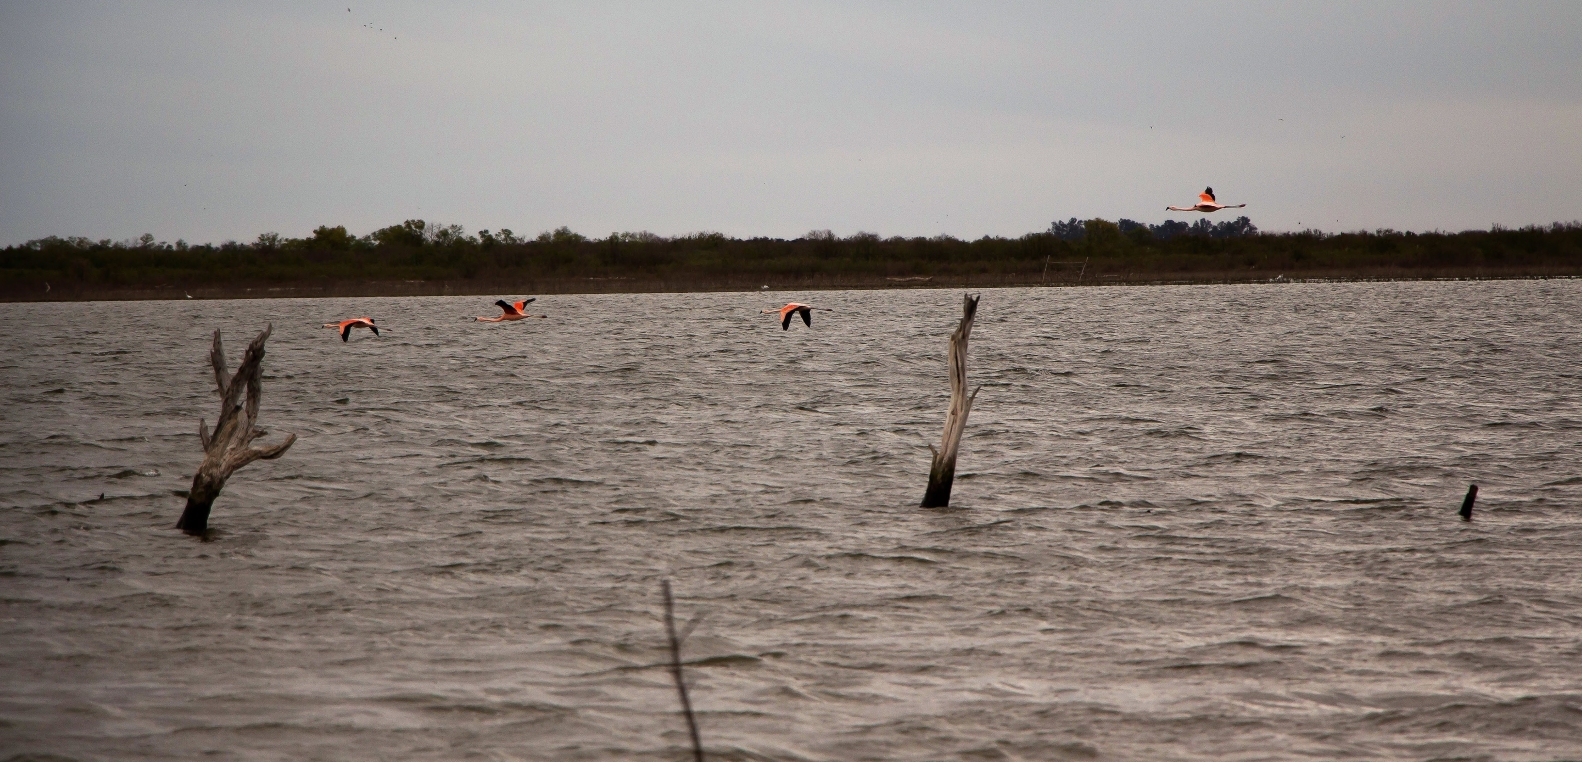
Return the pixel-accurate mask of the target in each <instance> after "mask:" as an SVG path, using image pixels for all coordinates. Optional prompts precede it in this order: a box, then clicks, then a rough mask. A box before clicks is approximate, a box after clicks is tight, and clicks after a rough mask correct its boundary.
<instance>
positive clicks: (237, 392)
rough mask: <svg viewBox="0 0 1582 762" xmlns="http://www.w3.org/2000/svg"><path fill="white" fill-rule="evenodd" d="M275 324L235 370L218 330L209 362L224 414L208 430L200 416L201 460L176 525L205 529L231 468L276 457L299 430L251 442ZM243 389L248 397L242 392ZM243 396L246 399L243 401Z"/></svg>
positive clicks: (199, 531) (194, 530) (192, 530)
mask: <svg viewBox="0 0 1582 762" xmlns="http://www.w3.org/2000/svg"><path fill="white" fill-rule="evenodd" d="M272 330H274V326H273V325H270V326H268V327H265V328H264V330H263V331H261V332H259V334H258V336H257V338H254V339H253V343H251V344H248V345H247V353H246V354H244V355H242V365H241V367H239V368H237V369H236V375H234V376H232V375H231V374H230V373H229V372H227V371H226V369H225V350H224V349H223V348H222V347H221V346H220V332H219V331H218V330H216V331H215V332H214V348H213V349H212V350H210V352H209V364H210V365H213V366H214V385H215V386H217V387H219V390H220V417H219V419H218V420H216V421H215V423H214V433H213V434H212V435H211V434H210V433H209V426H208V423H207V422H205V421H204V420H203V419H201V418H200V419H199V420H198V440H199V441H200V442H202V443H203V452H204V455H203V465H202V466H200V467H199V468H198V473H197V475H195V476H193V477H192V489H191V490H189V491H188V492H187V508H186V510H184V511H182V512H181V519H180V520H179V521H177V522H176V528H177V529H180V530H181V531H183V532H186V533H187V534H194V535H201V534H203V533H204V532H206V531H208V528H209V509H210V507H212V506H213V505H214V499H215V498H217V497H219V496H220V490H222V489H224V488H225V480H226V479H229V478H231V472H233V471H235V470H236V469H238V468H241V467H242V466H245V465H247V464H248V463H251V462H253V461H255V460H260V459H262V460H273V459H274V458H278V457H280V456H281V455H284V454H285V453H286V450H287V449H288V448H290V447H291V443H292V442H295V441H297V435H296V434H291V435H289V436H287V437H286V441H284V442H281V443H280V444H277V445H275V446H273V447H249V446H248V445H250V444H252V442H253V440H254V439H256V438H258V437H261V436H263V435H264V433H265V432H264V430H263V429H260V428H258V427H257V426H256V425H255V424H256V423H257V422H258V403H259V401H260V400H261V399H262V397H263V390H262V388H261V386H260V384H259V376H260V375H261V374H262V368H263V362H264V342H265V341H268V340H269V333H270V331H272ZM244 392H245V397H244ZM244 400H245V401H244Z"/></svg>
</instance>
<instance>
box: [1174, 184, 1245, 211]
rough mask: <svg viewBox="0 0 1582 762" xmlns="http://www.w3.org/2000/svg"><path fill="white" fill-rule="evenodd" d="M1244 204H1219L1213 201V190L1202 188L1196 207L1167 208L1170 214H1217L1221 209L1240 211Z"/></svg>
mask: <svg viewBox="0 0 1582 762" xmlns="http://www.w3.org/2000/svg"><path fill="white" fill-rule="evenodd" d="M1244 206H1246V204H1221V203H1220V202H1218V201H1215V200H1214V189H1213V188H1204V189H1203V192H1202V193H1199V194H1197V206H1167V207H1165V208H1166V209H1169V210H1170V211H1172V212H1217V211H1219V210H1221V209H1240V208H1242V207H1244Z"/></svg>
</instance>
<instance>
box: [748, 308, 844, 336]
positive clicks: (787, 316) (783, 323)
mask: <svg viewBox="0 0 1582 762" xmlns="http://www.w3.org/2000/svg"><path fill="white" fill-rule="evenodd" d="M813 310H824V311H825V312H834V310H832V309H830V308H828V307H810V306H808V305H806V304H798V303H796V302H792V303H790V304H787V305H786V306H784V307H781V308H780V309H773V308H771V309H767V310H763V311H762V312H759V313H758V314H760V315H772V314H774V313H777V312H778V313H780V330H782V331H789V330H791V316H792V315H801V316H802V322H803V323H806V324H807V327H809V328H812V327H813Z"/></svg>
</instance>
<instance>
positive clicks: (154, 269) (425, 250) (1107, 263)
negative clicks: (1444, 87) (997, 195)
mask: <svg viewBox="0 0 1582 762" xmlns="http://www.w3.org/2000/svg"><path fill="white" fill-rule="evenodd" d="M1077 262H1080V263H1081V266H1080V268H1079V267H1077V266H1076V265H1075V264H1073V263H1077ZM1578 273H1582V223H1577V222H1572V223H1556V224H1553V225H1549V226H1533V227H1525V228H1520V229H1506V228H1501V227H1498V226H1496V227H1494V228H1492V229H1490V230H1468V231H1462V232H1459V233H1446V232H1428V233H1412V232H1397V231H1394V230H1376V231H1372V232H1351V233H1335V234H1330V233H1323V232H1320V231H1316V230H1314V231H1304V232H1300V233H1273V234H1271V233H1262V232H1260V231H1259V230H1258V228H1257V227H1256V226H1255V225H1253V224H1252V221H1251V220H1250V219H1248V218H1247V217H1240V218H1237V219H1235V220H1229V221H1225V222H1219V223H1211V222H1209V221H1208V219H1206V218H1201V219H1199V220H1197V221H1196V222H1195V223H1193V224H1187V223H1184V222H1165V223H1162V224H1158V225H1150V224H1144V223H1140V222H1135V221H1133V220H1125V219H1123V220H1120V221H1119V222H1110V221H1108V220H1102V219H1091V220H1082V221H1079V220H1076V219H1070V220H1067V221H1064V222H1059V221H1057V222H1054V223H1053V224H1051V225H1050V227H1049V229H1048V230H1046V231H1042V232H1037V233H1029V234H1027V235H1023V236H1020V237H1017V238H1004V237H996V236H986V237H983V238H978V239H976V240H961V239H957V238H953V237H950V236H934V237H911V238H903V237H890V238H884V237H881V236H879V235H877V234H874V233H857V234H855V235H851V236H846V237H841V236H837V235H835V234H834V233H832V232H830V231H828V230H816V231H811V232H809V233H806V234H804V235H803V236H801V237H798V238H792V239H783V238H745V239H744V238H733V237H729V236H725V235H722V234H720V233H711V232H701V233H693V234H690V235H683V236H676V237H665V236H659V235H655V234H653V233H649V232H636V233H632V232H627V233H612V234H610V235H609V236H607V237H604V238H590V237H587V236H583V235H580V234H578V233H575V232H573V231H572V230H570V229H569V228H565V227H561V228H558V229H555V230H551V231H546V232H543V233H540V234H538V235H537V236H535V237H532V238H526V237H521V236H518V235H517V234H515V233H513V232H512V231H510V230H505V229H502V230H497V231H490V230H480V231H478V232H477V233H476V234H472V235H469V234H467V233H466V232H465V231H464V230H463V229H462V227H461V226H459V225H439V224H433V223H429V222H425V221H424V220H407V221H405V222H402V223H401V224H399V225H391V226H389V227H385V228H380V229H379V230H375V231H373V232H371V233H368V234H367V235H363V236H354V235H352V234H351V233H349V232H348V231H347V230H346V228H345V227H344V226H334V227H331V226H322V227H319V228H316V229H315V230H313V232H312V234H310V235H308V236H305V237H302V238H286V237H283V236H280V235H278V234H275V233H265V234H263V235H260V236H258V238H257V240H255V241H252V242H250V243H238V242H236V241H226V242H224V243H220V244H197V245H193V244H188V243H187V242H185V241H176V242H175V243H166V242H159V241H156V240H155V239H154V237H153V236H151V235H144V236H142V237H141V238H138V239H135V240H128V241H110V240H98V241H94V240H89V239H87V238H81V237H75V238H60V237H53V236H52V237H49V238H41V239H37V240H33V241H28V242H27V243H24V244H19V245H13V246H8V247H6V248H5V249H3V250H0V292H4V293H5V294H8V295H11V296H13V297H14V296H15V295H16V294H18V293H24V292H25V293H29V294H31V293H33V292H34V291H36V290H37V289H39V287H40V285H41V284H42V283H45V282H53V283H55V284H57V285H73V284H75V285H76V286H78V287H81V288H99V289H101V290H102V289H114V288H145V287H156V286H157V287H171V286H192V287H199V286H205V285H223V284H240V283H250V284H258V283H275V284H289V283H305V282H365V283H366V282H374V281H404V282H423V281H445V282H459V281H472V282H482V283H491V282H492V283H537V282H549V281H556V282H562V283H564V282H568V281H575V280H630V281H638V282H642V281H663V282H664V283H666V284H667V286H666V287H667V288H687V287H697V288H710V287H723V286H725V285H729V284H738V285H739V284H742V283H746V282H748V281H753V282H757V281H762V282H764V283H769V282H774V283H776V284H777V285H788V284H793V283H805V284H822V285H840V284H856V285H860V284H867V283H873V284H881V285H882V284H883V283H884V282H885V281H886V279H888V280H919V279H925V278H934V279H938V280H939V281H949V282H956V281H957V280H966V281H969V282H975V283H979V284H982V285H992V284H994V283H998V282H1004V283H1017V282H1022V283H1036V282H1041V281H1043V282H1062V281H1071V280H1079V279H1080V280H1084V281H1091V280H1102V279H1104V278H1110V279H1117V278H1126V279H1132V280H1145V279H1146V280H1161V279H1164V280H1169V279H1180V280H1224V279H1230V280H1235V279H1258V278H1265V279H1266V278H1268V277H1270V276H1274V275H1279V274H1284V275H1289V276H1292V277H1297V276H1301V275H1304V274H1306V275H1316V276H1327V277H1348V276H1350V277H1368V276H1375V275H1383V276H1390V277H1428V276H1435V275H1446V274H1451V275H1457V274H1459V275H1491V276H1510V275H1523V274H1528V275H1534V274H1578Z"/></svg>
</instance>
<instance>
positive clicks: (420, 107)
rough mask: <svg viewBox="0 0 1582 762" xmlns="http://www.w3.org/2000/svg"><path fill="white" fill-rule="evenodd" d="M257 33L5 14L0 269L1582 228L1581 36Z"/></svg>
mask: <svg viewBox="0 0 1582 762" xmlns="http://www.w3.org/2000/svg"><path fill="white" fill-rule="evenodd" d="M260 5H262V6H263V7H253V6H251V5H245V6H243V5H238V6H219V7H215V6H209V5H201V4H199V5H187V4H163V3H128V4H103V5H100V4H72V3H49V4H32V3H19V2H18V3H6V4H3V5H0V71H3V72H5V74H4V75H3V76H0V243H16V242H19V241H23V240H27V239H30V238H36V237H41V236H45V235H77V234H82V235H88V236H90V237H95V238H97V237H111V238H124V237H131V236H135V235H137V234H139V233H142V232H145V231H147V232H152V233H154V234H155V235H156V236H158V237H160V238H162V239H167V240H174V239H176V238H178V237H179V238H186V239H188V240H193V241H208V240H223V239H226V238H238V239H244V240H245V239H251V238H252V237H254V236H256V235H257V234H258V233H260V232H264V231H279V232H281V233H283V234H286V235H304V234H306V233H307V232H308V231H309V230H311V229H312V228H313V227H315V226H317V225H320V224H345V225H347V226H349V227H350V228H351V229H352V230H353V231H354V232H366V231H368V230H370V229H373V228H375V227H378V226H383V225H386V224H391V223H393V222H398V221H400V220H402V219H406V218H409V217H422V218H426V219H429V220H435V221H441V222H447V223H449V222H455V223H461V224H463V225H465V226H467V227H468V228H469V229H477V228H500V227H510V228H513V229H515V230H517V231H518V232H537V231H539V230H542V229H547V228H552V227H556V226H559V225H569V226H571V227H572V228H574V229H576V230H579V231H581V232H584V233H588V234H593V235H602V234H604V233H607V232H610V231H616V230H639V229H648V230H653V231H655V232H660V233H666V234H674V233H684V232H690V231H695V230H718V231H721V232H725V233H729V234H734V235H777V236H794V235H798V234H800V233H802V232H804V231H806V230H808V229H812V228H831V229H834V230H836V231H837V232H841V233H850V232H855V231H857V230H873V231H877V232H880V233H882V234H884V235H933V234H936V233H950V234H953V235H957V236H962V237H976V236H979V235H984V234H995V235H1019V234H1021V233H1025V232H1029V231H1033V230H1038V229H1042V228H1044V227H1045V226H1047V225H1048V223H1049V221H1050V220H1051V219H1053V218H1056V217H1059V218H1065V217H1070V216H1076V217H1089V216H1103V217H1108V218H1112V219H1113V218H1117V217H1131V218H1134V219H1140V220H1145V221H1159V220H1162V219H1165V218H1167V217H1168V216H1170V215H1169V214H1168V213H1166V212H1165V211H1164V206H1165V205H1167V204H1171V203H1181V202H1184V201H1189V200H1191V198H1192V197H1193V195H1194V194H1195V193H1196V192H1197V191H1198V190H1199V189H1200V188H1201V187H1202V186H1203V185H1209V184H1211V185H1214V186H1215V188H1216V190H1217V191H1219V192H1220V195H1221V198H1222V200H1226V201H1230V202H1233V203H1240V202H1247V203H1248V204H1249V207H1248V209H1247V210H1246V211H1247V213H1248V214H1249V216H1251V217H1252V218H1253V219H1254V221H1255V222H1257V223H1258V224H1259V225H1260V227H1263V228H1265V229H1275V230H1279V229H1296V228H1298V227H1299V223H1300V226H1301V227H1319V228H1323V229H1327V230H1337V229H1348V230H1349V229H1358V228H1365V229H1371V228H1375V227H1392V228H1398V229H1432V228H1443V229H1452V230H1454V229H1463V228H1469V227H1486V226H1488V225H1489V224H1491V223H1501V224H1506V225H1522V224H1528V223H1543V222H1550V221H1555V220H1572V219H1576V218H1579V217H1582V140H1578V138H1577V136H1578V135H1582V45H1577V44H1576V40H1577V39H1579V38H1582V5H1578V4H1575V3H1548V4H1544V3H1524V4H1519V5H1495V4H1458V3H1444V2H1433V3H1395V4H1378V3H1355V4H1348V3H1322V4H1319V3H1314V4H1309V5H1299V6H1294V7H1293V6H1291V5H1289V4H1279V5H1274V4H1262V3H1235V2H1225V3H1221V2H1216V3H1213V4H1186V3H1171V4H1147V5H1141V4H1139V5H1131V4H1125V5H1119V6H1115V5H1106V6H1105V7H1104V8H1102V9H1099V8H1094V7H1088V6H1072V7H1062V6H1058V5H1052V4H1048V3H1027V4H1021V3H1001V4H991V5H984V4H977V3H931V4H919V3H902V2H894V3H887V2H869V3H794V4H793V3H784V4H759V3H752V4H744V3H716V4H700V3H693V2H688V3H661V2H648V3H629V4H617V3H608V4H603V3H600V4H592V3H541V4H526V5H524V4H519V3H500V4H470V5H468V6H466V7H465V8H461V9H454V8H449V7H439V6H436V5H432V4H419V3H395V2H373V3H352V4H351V7H352V11H351V12H350V13H348V12H347V10H346V6H345V5H327V4H324V3H288V4H260ZM366 24H372V27H371V28H370V27H368V26H365V25H366ZM381 29H382V30H383V31H380V30H381ZM1282 120H1283V121H1282Z"/></svg>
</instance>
